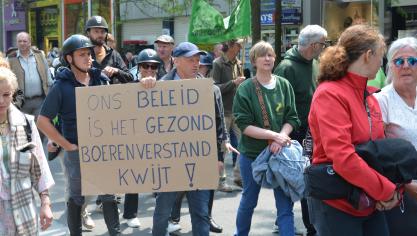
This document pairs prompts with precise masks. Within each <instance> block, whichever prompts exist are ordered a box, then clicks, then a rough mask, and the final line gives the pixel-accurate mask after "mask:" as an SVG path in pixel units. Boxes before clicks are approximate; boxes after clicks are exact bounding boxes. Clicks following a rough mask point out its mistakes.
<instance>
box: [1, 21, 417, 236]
mask: <svg viewBox="0 0 417 236" xmlns="http://www.w3.org/2000/svg"><path fill="white" fill-rule="evenodd" d="M108 31H109V30H108V24H107V22H106V20H105V19H104V18H103V17H101V16H93V17H91V18H90V19H88V21H87V22H86V27H85V32H84V33H85V34H84V35H81V34H76V35H72V36H70V37H68V38H67V39H66V40H65V41H64V43H63V47H62V49H61V50H60V52H59V53H58V49H55V48H54V49H53V50H51V53H50V54H49V55H48V56H47V57H45V55H44V53H42V51H40V50H38V49H35V48H33V47H32V45H31V38H30V35H29V34H28V33H26V32H21V33H19V34H17V36H16V43H17V48H13V49H10V50H8V51H7V53H6V55H5V56H4V57H3V56H1V57H0V136H1V139H0V143H1V148H0V150H1V152H0V219H1V221H0V235H36V234H37V233H38V232H39V230H40V229H41V230H45V229H47V228H48V227H49V226H50V225H51V223H52V221H53V215H52V209H51V199H50V197H49V191H48V190H49V189H50V188H51V187H53V185H54V180H53V178H52V174H51V171H50V169H49V167H48V159H52V158H51V157H48V158H47V156H45V154H44V153H45V152H44V150H43V145H42V141H43V140H44V141H45V143H47V145H46V148H47V150H45V151H48V152H49V153H56V152H59V151H60V150H62V152H63V153H64V154H63V155H62V156H60V155H58V158H59V159H60V162H61V164H62V167H63V170H64V173H65V176H66V193H65V195H66V196H65V198H66V202H67V204H66V206H67V209H66V213H67V226H68V229H69V232H70V234H71V235H82V227H83V226H84V227H85V228H87V229H90V230H92V229H93V228H94V227H95V223H94V221H93V220H92V219H91V217H90V213H89V211H88V209H87V203H88V202H90V201H91V200H96V205H97V209H99V210H100V211H102V213H103V218H104V221H105V223H106V226H107V229H108V232H109V234H110V235H121V230H120V219H119V209H118V204H120V203H121V202H122V198H121V197H120V196H116V195H114V194H111V193H109V194H103V195H99V196H96V197H91V196H89V197H84V196H82V193H81V173H80V160H79V153H78V139H77V114H76V102H75V101H76V100H75V99H76V97H75V88H76V87H87V86H111V85H112V84H119V83H137V84H139V85H138V86H142V87H143V88H144V89H151V88H153V87H154V86H155V85H156V82H157V81H161V83H163V81H169V80H174V81H175V80H188V79H212V80H213V86H212V88H211V89H212V91H213V94H214V110H215V117H216V122H215V125H216V138H217V158H218V177H219V178H218V188H217V190H218V191H223V192H231V191H234V190H236V189H237V190H242V194H241V199H240V203H239V207H238V209H236V220H235V224H236V230H235V232H234V235H236V236H242V235H243V236H245V235H249V234H250V230H251V221H252V215H253V213H254V211H255V208H256V206H257V203H258V197H259V192H260V189H261V187H262V186H263V185H261V184H259V182H257V181H256V178H255V177H254V171H253V169H254V168H259V167H258V166H256V162H255V160H257V158H260V156H261V155H264V150H268V151H269V152H268V153H270V155H271V156H268V157H267V158H268V159H267V160H269V158H271V159H272V158H277V157H278V158H279V155H281V154H282V153H285V151H286V150H290V148H291V146H292V145H293V144H294V142H298V143H299V144H301V145H303V146H304V154H303V153H297V152H294V151H293V150H292V149H291V155H298V156H302V155H306V152H308V151H311V150H309V148H310V149H312V155H311V159H310V160H306V165H308V164H309V163H310V162H311V166H310V167H320V166H321V165H323V164H326V166H327V170H329V169H328V168H329V167H330V168H331V169H330V170H332V171H333V172H334V173H335V174H336V175H338V176H340V177H341V179H343V180H344V181H345V182H344V183H346V185H347V186H350V187H352V188H353V187H355V188H359V189H360V191H359V192H360V197H361V199H366V200H367V204H365V205H364V204H359V206H358V205H355V204H352V201H351V197H352V196H350V195H348V194H346V196H342V197H340V196H338V197H335V198H331V197H330V195H331V192H332V191H333V190H334V189H335V188H337V187H338V186H324V184H325V183H326V180H325V179H320V181H319V182H320V183H319V184H318V186H319V187H320V184H322V185H323V186H321V188H319V190H315V191H322V190H320V189H325V190H326V191H327V192H326V194H329V197H326V196H325V197H323V198H319V197H317V196H318V195H320V196H323V195H326V194H325V193H323V192H319V193H318V194H316V195H314V196H313V195H310V194H308V192H307V191H306V194H305V195H303V197H301V207H302V218H303V223H304V226H305V228H306V230H307V235H308V236H314V235H316V236H334V235H347V236H348V235H349V236H372V235H375V236H377V235H378V236H380V235H382V236H383V235H393V236H399V235H401V236H404V235H405V236H407V235H410V236H411V235H415V233H416V232H417V226H416V224H415V223H414V221H413V219H414V218H415V216H416V214H417V182H416V180H417V171H416V170H417V164H416V166H412V167H411V169H413V170H414V172H413V173H412V174H411V176H412V177H411V178H410V179H408V180H407V181H406V182H402V183H397V182H393V181H392V179H390V178H389V177H388V176H386V175H384V174H383V173H381V172H379V171H378V170H377V169H375V168H374V167H373V166H372V165H371V164H369V163H367V162H366V161H365V160H364V158H363V157H362V156H360V155H359V154H358V152H357V150H356V149H355V147H356V146H358V145H360V144H364V143H367V142H372V141H375V140H382V139H385V138H397V139H400V140H402V141H401V142H404V143H405V144H408V143H410V145H412V146H413V147H414V149H413V150H414V151H415V148H417V141H416V138H417V131H416V130H417V128H416V126H417V104H416V102H417V100H416V99H417V39H416V38H415V37H407V38H402V39H398V40H396V41H394V42H393V43H392V44H391V46H390V47H389V50H388V53H387V54H386V48H387V46H386V43H385V41H384V38H383V36H382V35H381V34H380V33H379V32H378V30H377V29H375V28H373V27H371V26H367V25H353V26H350V27H349V28H347V29H346V30H345V31H344V32H343V33H342V34H341V35H340V37H339V39H338V41H337V42H336V43H335V44H334V45H329V43H328V41H327V31H326V30H325V29H324V28H322V27H320V26H318V25H308V26H306V27H304V28H303V29H302V30H301V31H300V34H299V37H298V43H297V45H294V46H293V47H292V48H290V49H289V50H288V51H287V52H286V53H285V56H284V58H283V60H282V61H281V62H280V63H279V64H278V65H277V66H276V63H275V62H276V60H277V56H279V55H277V54H276V52H275V51H274V49H273V47H272V45H270V44H269V43H267V42H264V41H260V42H254V43H253V46H252V48H251V49H250V52H249V59H250V63H251V65H252V67H253V72H252V74H253V76H251V78H247V77H245V75H244V73H243V68H242V63H241V61H240V60H239V58H238V56H239V53H240V52H241V50H242V48H243V47H244V46H245V45H244V40H242V39H232V40H229V41H227V42H223V43H219V44H217V45H215V46H214V47H213V52H206V51H202V50H200V49H199V48H198V47H197V46H196V45H195V44H193V43H191V42H180V43H177V44H176V43H175V41H174V39H173V38H172V37H171V36H169V35H161V36H159V37H158V38H156V39H155V41H154V43H155V47H156V50H154V49H144V50H142V51H140V52H139V53H138V55H137V56H135V55H133V54H132V53H131V52H127V53H126V54H125V60H124V59H123V58H122V56H121V55H120V54H119V53H118V52H117V50H116V49H115V45H111V44H110V43H109V41H111V40H110V34H109V32H108ZM58 54H60V56H58ZM385 54H386V58H387V64H386V68H387V76H386V77H387V79H386V80H385V75H384V70H383V69H382V68H383V67H382V66H383V65H382V61H383V58H384V56H385ZM48 62H49V64H48ZM52 64H53V65H54V66H53V67H54V69H52V70H50V69H49V68H50V67H51V65H52ZM375 78H378V84H375V83H373V82H372V80H374V79H375ZM381 78H383V79H381ZM376 85H377V87H379V88H382V90H379V88H376V87H375V86H376ZM132 86H133V85H132ZM35 120H36V123H35ZM57 124H59V125H57ZM38 129H39V131H41V133H39V132H38ZM310 134H311V135H310ZM306 137H308V138H306ZM307 141H309V142H307ZM307 143H310V144H311V143H312V146H309V145H307ZM229 153H233V156H234V160H233V166H234V169H233V182H234V184H235V185H236V186H230V185H229V184H228V183H227V181H226V179H227V176H226V171H225V165H224V160H225V158H226V157H228V156H229V155H228V154H229ZM416 153H417V152H416ZM285 155H286V154H285ZM397 158H398V162H399V163H398V165H399V166H401V163H400V162H401V158H403V157H402V156H398V157H397ZM412 158H414V159H416V160H417V156H414V157H412ZM411 161H412V160H411ZM307 162H308V163H307ZM269 163H272V162H269ZM414 163H417V162H414ZM266 169H268V171H269V170H271V172H272V173H273V181H278V182H284V184H281V185H274V187H270V188H272V189H273V193H274V197H275V208H276V212H277V215H276V218H275V219H274V221H275V224H274V231H275V232H279V234H280V235H282V236H294V235H298V234H300V230H299V229H297V228H296V227H295V224H294V213H293V206H294V200H293V197H292V195H291V194H289V192H291V190H289V189H291V188H294V186H288V185H290V184H289V183H286V181H287V179H288V178H287V177H288V176H289V175H291V176H293V175H297V174H298V175H300V174H301V176H302V171H301V172H298V173H295V172H294V169H291V167H285V166H284V167H282V165H281V166H279V167H277V166H276V165H273V164H269V166H268V168H266ZM409 169H410V167H409ZM216 171H217V170H216ZM268 171H266V176H267V178H268V173H270V172H268ZM397 171H398V172H401V171H403V170H401V168H398V170H397ZM400 174H403V173H402V172H401V173H400ZM305 178H306V183H304V181H302V183H301V184H300V186H301V187H300V188H301V190H300V188H299V189H296V190H297V191H299V192H301V193H303V191H304V189H306V190H307V189H309V187H310V189H311V186H310V185H309V184H310V183H311V181H313V180H310V179H308V178H309V176H308V175H306V176H305ZM323 178H326V177H323ZM307 179H308V180H309V181H307ZM307 182H308V184H307ZM32 189H34V190H35V191H36V192H37V193H38V195H39V198H40V202H41V207H40V212H39V214H37V213H36V211H35V209H37V207H36V206H35V199H34V192H33V191H32ZM154 195H155V198H156V199H155V200H156V201H155V210H154V214H153V225H152V235H153V236H166V235H169V234H170V233H172V232H174V231H178V230H180V229H181V226H180V210H181V202H182V201H183V198H184V197H186V198H187V201H188V205H189V212H190V216H191V223H192V234H193V235H195V236H206V235H209V232H214V233H221V232H222V231H223V229H222V226H221V225H219V224H218V223H216V221H215V220H214V217H215V216H214V215H213V214H212V208H213V207H214V206H215V204H214V190H194V191H183V192H160V193H155V194H154ZM138 197H139V196H138V194H131V193H129V194H125V196H124V208H123V209H124V211H123V216H122V217H123V218H124V219H126V220H127V221H126V223H127V225H128V226H129V227H132V228H137V227H140V226H141V223H140V220H139V217H138V204H139V203H138ZM360 203H363V202H360ZM38 218H40V221H38ZM38 222H40V225H38ZM39 228H40V229H39Z"/></svg>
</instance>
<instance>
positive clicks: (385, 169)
mask: <svg viewBox="0 0 417 236" xmlns="http://www.w3.org/2000/svg"><path fill="white" fill-rule="evenodd" d="M355 150H356V153H358V155H359V156H360V157H361V158H362V159H363V160H364V161H366V163H367V164H368V165H369V166H370V167H372V168H373V169H374V170H376V171H378V172H379V173H380V174H382V175H383V176H385V177H387V178H388V179H389V180H390V181H391V182H393V183H399V184H404V183H408V182H410V181H411V180H413V179H417V151H416V149H415V147H414V146H413V144H411V143H410V142H408V141H406V140H404V139H400V138H386V139H379V140H372V141H369V142H367V143H364V144H359V145H356V147H355Z"/></svg>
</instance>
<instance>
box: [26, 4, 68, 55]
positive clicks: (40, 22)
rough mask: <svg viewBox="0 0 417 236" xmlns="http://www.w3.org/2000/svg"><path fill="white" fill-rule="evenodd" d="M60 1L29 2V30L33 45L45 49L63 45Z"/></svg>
mask: <svg viewBox="0 0 417 236" xmlns="http://www.w3.org/2000/svg"><path fill="white" fill-rule="evenodd" d="M60 2H61V1H60V0H44V1H33V2H31V3H29V5H28V8H29V11H28V32H29V34H30V35H31V37H32V45H36V46H37V47H38V48H40V49H43V50H45V51H49V49H51V48H52V47H59V45H61V43H62V37H61V17H60V15H61V9H60Z"/></svg>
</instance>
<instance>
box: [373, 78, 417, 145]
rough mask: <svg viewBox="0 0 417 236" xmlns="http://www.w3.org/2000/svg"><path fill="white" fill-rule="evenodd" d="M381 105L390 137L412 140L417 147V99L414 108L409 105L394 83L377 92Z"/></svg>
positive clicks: (376, 95)
mask: <svg viewBox="0 0 417 236" xmlns="http://www.w3.org/2000/svg"><path fill="white" fill-rule="evenodd" d="M374 96H375V97H376V98H377V99H378V102H379V106H380V107H381V112H382V119H383V120H384V123H385V134H386V136H387V137H388V138H402V139H405V140H407V141H409V142H411V143H412V144H413V145H414V147H415V148H416V149H417V107H416V105H417V99H416V102H415V103H414V108H411V107H409V106H408V105H407V104H406V103H405V101H404V100H403V99H402V98H401V97H400V95H399V94H398V93H397V92H396V91H395V89H394V87H393V85H392V84H389V85H387V86H386V87H384V88H383V89H382V90H381V92H379V93H375V94H374Z"/></svg>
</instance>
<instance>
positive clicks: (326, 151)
mask: <svg viewBox="0 0 417 236" xmlns="http://www.w3.org/2000/svg"><path fill="white" fill-rule="evenodd" d="M366 82H367V78H366V77H362V76H359V75H356V74H352V73H348V74H347V75H346V76H345V77H343V78H342V79H340V80H338V81H331V82H324V83H321V84H320V85H319V86H318V88H317V90H316V92H315V93H314V96H313V100H312V105H311V110H310V114H309V118H308V121H309V126H310V129H311V134H312V136H313V140H314V147H313V164H317V163H323V162H327V163H333V168H334V170H335V171H336V172H337V173H338V174H339V175H340V176H342V177H343V178H344V179H345V180H347V181H348V182H350V183H351V184H353V185H356V186H358V187H360V188H361V189H363V190H364V191H365V192H366V193H367V194H368V195H369V196H371V197H372V198H373V199H375V200H377V201H379V200H383V201H387V200H389V199H390V198H391V197H392V194H393V192H394V190H395V185H394V184H393V183H392V182H390V181H389V180H388V179H387V178H385V177H384V176H382V175H380V174H379V173H377V172H376V171H375V170H374V169H372V168H370V167H369V166H368V165H367V164H366V162H365V161H364V160H362V158H361V157H359V156H358V155H357V154H356V152H355V147H354V145H356V144H360V143H364V142H366V141H369V140H370V127H369V121H368V115H367V112H366V109H365V103H364V91H365V88H366ZM367 89H368V92H369V93H372V91H370V90H371V88H370V87H368V88H367ZM367 102H368V106H369V109H370V113H371V118H372V139H381V138H384V127H383V121H382V116H381V110H380V108H379V104H378V102H377V100H376V99H375V98H374V97H373V96H369V97H367ZM325 202H326V203H327V204H328V205H330V206H332V207H335V208H337V209H339V210H342V211H344V212H346V213H349V214H351V215H354V216H367V215H370V214H371V213H372V212H373V211H374V210H375V209H373V208H368V209H365V210H361V211H359V210H356V209H355V208H353V207H352V206H351V205H350V204H349V203H348V202H347V201H346V200H343V199H341V200H327V201H325Z"/></svg>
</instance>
